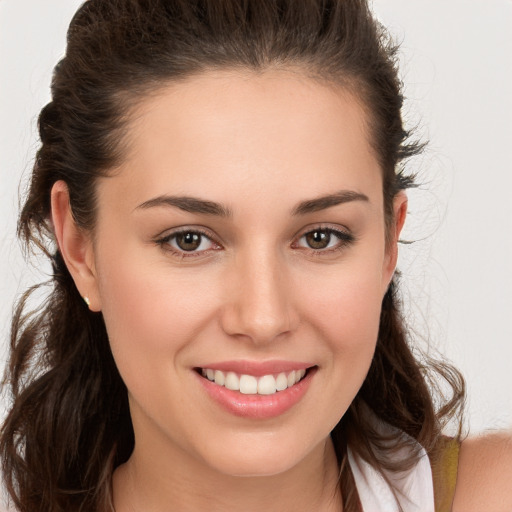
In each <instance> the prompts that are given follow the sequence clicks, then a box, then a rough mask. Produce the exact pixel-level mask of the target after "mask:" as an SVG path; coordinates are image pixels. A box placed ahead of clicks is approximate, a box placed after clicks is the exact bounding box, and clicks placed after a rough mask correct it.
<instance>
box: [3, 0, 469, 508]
mask: <svg viewBox="0 0 512 512" xmlns="http://www.w3.org/2000/svg"><path fill="white" fill-rule="evenodd" d="M396 52H397V48H396V46H394V45H393V44H392V43H391V42H390V39H389V38H388V36H387V35H386V33H385V31H384V29H383V28H382V27H381V26H380V25H379V24H378V23H377V22H376V21H375V20H374V19H373V17H372V16H371V13H370V12H369V9H368V6H367V4H366V2H365V1H364V0H222V1H219V0H108V1H105V0H89V1H86V2H85V3H84V4H83V6H82V7H81V8H80V9H79V11H78V12H77V14H76V15H75V17H74V18H73V20H72V22H71V24H70V27H69V31H68V39H67V52H66V56H65V57H64V58H63V59H62V60H61V61H60V62H59V64H58V65H57V66H56V68H55V70H54V75H53V81H52V101H51V102H50V103H48V105H46V106H45V107H44V108H43V110H42V111H41V113H40V117H39V133H40V138H41V147H40V149H39V151H38V153H37V158H36V162H35V166H34V169H33V174H32V181H31V187H30V191H29V194H28V197H27V199H26V202H25V204H24V207H23V209H22V212H21V215H20V219H19V225H18V231H19V235H20V237H21V238H22V240H24V242H25V243H26V244H27V245H28V246H29V247H33V246H36V247H38V248H39V249H41V250H43V251H44V253H45V254H46V256H47V257H48V258H50V260H51V262H52V267H53V276H52V279H51V280H50V282H49V283H47V286H48V288H49V293H48V297H47V299H46V300H45V301H44V303H43V304H42V305H41V306H40V307H39V308H38V309H37V310H35V311H31V312H27V309H28V301H29V297H30V295H31V292H32V290H29V291H28V292H27V293H26V294H25V296H24V297H23V298H22V299H21V301H20V302H19V304H18V306H17V310H16V313H15V316H14V319H13V323H12V334H11V344H10V349H11V353H10V359H9V364H8V368H7V371H6V378H5V382H6V383H7V384H8V386H9V389H10V391H11V395H12V407H11V409H10V412H9V414H8V416H7V419H6V421H5V424H4V426H3V428H2V432H1V438H0V455H1V458H2V465H3V472H4V479H5V484H6V488H7V490H8V492H9V494H10V496H11V498H12V501H13V503H14V505H15V507H16V508H17V509H18V510H19V511H20V512H36V511H41V512H43V511H44V512H74V511H87V512H90V511H92V510H98V511H102V512H106V511H108V510H112V504H111V476H112V473H113V471H114V469H115V468H116V467H117V466H118V465H119V464H121V463H123V462H124V461H126V460H127V459H128V458H129V456H130V454H131V451H132V449H133V445H134V434H133V428H132V424H131V420H130V414H129V408H128V400H127V390H126V387H125V385H124V383H123V381H122V380H121V377H120V375H119V373H118V371H117V369H116V365H115V362H114V360H113V357H112V354H111V351H110V347H109V340H108V337H107V333H106V330H105V325H104V322H103V318H102V316H101V313H92V312H90V311H89V310H88V309H87V307H86V305H85V304H84V302H83V300H82V298H81V297H80V295H79V293H78V291H77V289H76V287H75V285H74V283H73V280H72V278H71V276H70V274H69V272H68V270H67V268H66V266H65V264H64V261H63V259H62V257H61V255H60V253H59V251H58V249H57V247H56V243H55V239H54V235H53V232H52V226H51V223H50V221H49V218H50V191H51V188H52V186H53V184H54V183H55V182H56V181H58V180H64V181H65V182H66V183H67V186H68V189H69V193H70V204H71V208H72V212H73V216H74V219H75V221H76V223H77V225H78V226H79V227H80V228H83V229H85V230H92V229H93V228H94V224H95V183H96V180H97V178H98V177H99V176H103V175H108V172H109V170H110V169H112V168H113V167H114V166H115V165H116V164H117V163H119V162H120V160H121V159H122V157H123V143H124V138H123V134H124V128H125V125H126V123H127V120H128V113H129V111H130V110H131V109H132V108H133V107H134V105H136V104H137V102H138V101H141V100H142V99H143V98H144V97H145V96H146V95H147V94H148V93H150V92H152V91H154V90H156V89H158V88H159V87H161V86H163V85H164V84H166V83H169V82H171V81H176V80H180V79H183V78H187V77H190V76H192V75H194V74H197V73H201V72H204V71H205V70H209V69H227V68H234V67H238V68H244V69H251V70H256V71H258V70H261V71H264V70H265V69H267V68H269V67H276V66H277V67H282V68H287V67H293V68H295V69H299V70H301V71H302V72H303V73H305V74H307V75H308V76H310V77H312V78H313V79H316V80H320V81H324V82H329V83H334V84H337V85H339V86H341V87H344V88H348V89H349V90H350V91H351V92H353V93H354V94H356V95H357V96H358V98H359V99H360V100H361V101H362V103H363V105H364V106H365V109H366V111H367V114H368V118H369V120H370V123H369V124H370V126H369V128H370V140H371V143H372V146H373V148H374V150H375V153H376V155H377V157H378V159H379V163H380V166H381V169H382V176H383V195H384V204H385V214H386V219H387V222H388V225H391V223H392V221H393V208H392V206H393V199H394V197H395V195H396V194H397V193H398V191H400V190H402V189H404V188H407V187H408V186H411V185H412V184H413V180H412V178H411V177H410V176H407V175H406V173H405V172H404V170H403V168H402V167H401V166H402V164H401V162H403V161H404V159H405V158H407V157H409V156H411V155H414V154H416V153H417V152H419V151H420V150H421V145H420V144H417V143H415V142H411V141H410V137H409V134H408V132H407V131H405V129H404V126H403V123H402V118H401V106H402V99H403V98H402V95H401V89H400V82H399V79H398V75H397V67H396ZM399 168H400V169H401V170H398V169H399ZM396 285H397V283H396V280H395V281H394V282H393V283H392V284H391V286H390V288H389V290H388V292H387V293H386V295H385V297H384V300H383V304H382V313H381V322H380V331H379V337H378V341H377V345H376V351H375V355H374V358H373V362H372V364H371V368H370V370H369V373H368V375H367V377H366V380H365V382H364V384H363V386H362V388H361V389H360V391H359V392H358V394H357V396H356V397H355V399H354V401H353V403H352V405H351V406H350V408H349V410H348V411H347V412H346V414H345V415H344V416H343V418H342V419H341V420H340V422H339V424H338V425H337V426H336V428H335V429H334V431H333V432H332V438H333V440H334V444H335V449H336V454H337V456H338V462H339V465H340V485H341V490H342V499H343V504H344V510H345V511H346V512H354V511H358V510H360V508H361V507H360V503H359V499H358V495H357V489H356V486H355V483H354V479H353V477H352V473H351V471H350V466H349V465H348V463H347V446H348V445H350V448H351V450H352V451H353V453H355V454H356V455H358V456H360V457H362V458H363V459H365V460H366V461H368V462H369V463H371V464H372V465H373V466H374V467H376V468H377V469H379V470H382V469H389V470H392V471H393V470H397V469H404V468H407V467H410V466H412V464H414V463H415V462H416V460H417V457H418V453H417V450H415V449H414V448H413V449H411V450H409V452H408V453H409V455H408V456H407V457H406V458H402V459H401V460H399V461H398V462H397V461H396V459H393V463H392V462H391V459H390V458H387V457H386V453H387V452H388V451H389V450H393V449H395V448H396V447H397V446H403V445H404V443H409V444H411V443H410V442H409V441H408V440H407V438H404V437H403V436H396V439H394V446H393V443H392V442H391V443H390V439H389V438H386V439H384V438H383V437H382V436H381V435H380V434H379V433H378V432H377V431H376V430H375V428H374V427H373V425H372V424H371V422H370V421H369V419H368V414H366V413H365V411H366V410H368V409H369V410H371V411H372V412H373V414H374V415H376V416H377V417H378V418H380V419H382V420H384V421H385V422H387V423H389V424H391V425H393V426H395V427H397V428H398V429H400V431H402V432H405V433H406V434H408V435H409V436H410V437H411V438H412V439H414V440H417V441H418V442H419V443H420V444H421V445H422V446H423V447H425V449H426V450H427V452H428V454H429V455H430V457H431V460H432V461H433V462H434V465H435V461H436V457H437V451H436V450H437V448H436V447H437V446H438V441H439V439H440V436H441V433H442V428H443V425H444V422H445V420H446V419H448V418H450V417H452V416H453V415H454V414H455V413H456V412H457V410H458V408H459V407H460V405H461V403H462V399H463V388H464V386H463V381H462V380H461V377H460V375H459V374H458V373H457V372H456V371H455V370H454V369H453V368H451V367H450V366H448V365H446V364H443V363H439V362H435V361H433V360H429V359H428V358H427V359H425V358H424V359H422V363H420V362H418V360H417V359H415V357H414V356H413V353H412V351H411V348H410V346H409V344H410V343H411V341H410V340H409V339H408V337H407V333H406V332H405V329H404V322H403V319H402V318H401V315H400V308H399V301H398V299H397V293H396ZM439 380H441V381H444V383H445V384H446V383H448V387H449V388H450V389H451V390H452V394H451V396H449V397H448V398H447V399H444V398H443V395H442V394H440V393H438V394H437V395H436V394H435V393H436V387H435V385H433V383H435V382H439ZM105 390H108V392H105ZM391 441H393V439H392V440H391ZM411 446H412V444H411Z"/></svg>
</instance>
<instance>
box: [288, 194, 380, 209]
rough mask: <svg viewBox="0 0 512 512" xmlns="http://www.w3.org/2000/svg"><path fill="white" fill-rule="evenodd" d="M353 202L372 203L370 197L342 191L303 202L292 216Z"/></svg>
mask: <svg viewBox="0 0 512 512" xmlns="http://www.w3.org/2000/svg"><path fill="white" fill-rule="evenodd" d="M353 201H364V202H370V200H369V199H368V196H366V195H365V194H361V193H359V192H354V191H353V190H340V191H339V192H336V193H334V194H329V195H326V196H321V197H317V198H315V199H310V200H308V201H302V202H301V203H299V204H298V205H297V206H296V207H295V208H294V209H293V210H292V215H306V214H308V213H313V212H318V211H320V210H325V209H327V208H331V207H332V206H337V205H339V204H344V203H351V202H353Z"/></svg>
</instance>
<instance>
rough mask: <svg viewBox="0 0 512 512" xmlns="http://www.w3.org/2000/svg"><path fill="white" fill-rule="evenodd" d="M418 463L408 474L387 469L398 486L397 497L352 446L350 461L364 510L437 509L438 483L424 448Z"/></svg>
mask: <svg viewBox="0 0 512 512" xmlns="http://www.w3.org/2000/svg"><path fill="white" fill-rule="evenodd" d="M420 455H421V457H420V459H419V461H418V462H417V464H416V465H415V466H414V467H413V468H412V469H410V470H409V471H406V472H404V473H391V472H387V471H385V472H384V473H385V474H386V477H387V478H388V479H389V481H390V482H391V483H392V484H393V485H394V488H395V489H396V492H395V494H396V497H395V494H394V493H393V492H392V490H391V488H390V486H389V485H388V484H387V482H386V480H385V479H384V478H383V477H382V475H381V474H380V473H379V472H378V471H376V470H375V469H374V468H373V467H372V466H371V465H370V464H368V463H367V462H365V461H364V460H362V459H361V458H360V457H356V456H355V455H354V454H353V453H352V451H351V450H350V447H349V448H348V460H349V464H350V468H351V469H352V473H353V475H354V479H355V482H356V486H357V492H358V493H359V499H360V500H361V505H362V506H363V511H364V512H399V510H400V509H399V508H398V503H399V504H400V506H401V507H402V510H403V512H434V485H433V481H432V470H431V467H430V461H429V458H428V456H427V453H426V452H425V450H424V449H423V448H421V450H420Z"/></svg>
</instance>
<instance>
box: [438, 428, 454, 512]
mask: <svg viewBox="0 0 512 512" xmlns="http://www.w3.org/2000/svg"><path fill="white" fill-rule="evenodd" d="M459 448H460V443H459V441H458V440H457V439H453V438H449V437H443V438H442V439H441V441H440V446H439V452H438V453H439V459H438V461H437V462H436V464H435V467H434V468H433V477H434V501H435V510H436V512H451V510H452V503H453V497H454V495H455V484H456V482H457V468H458V464H459Z"/></svg>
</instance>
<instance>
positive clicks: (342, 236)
mask: <svg viewBox="0 0 512 512" xmlns="http://www.w3.org/2000/svg"><path fill="white" fill-rule="evenodd" d="M315 232H322V233H324V234H327V235H328V236H332V235H334V236H335V237H336V238H337V239H338V242H337V244H336V246H335V247H331V248H323V249H314V248H312V247H300V246H298V245H297V244H298V242H299V241H300V240H302V239H303V238H305V237H306V236H307V235H311V234H313V233H315ZM186 234H191V235H199V236H200V237H202V238H206V239H207V240H209V241H210V242H211V243H212V244H213V245H214V246H216V247H215V248H209V249H205V250H202V251H195V250H192V251H186V250H183V249H177V248H175V247H172V246H171V245H170V242H171V241H172V240H175V239H176V237H178V236H179V235H186ZM296 240H297V241H296V242H294V243H293V244H292V247H293V248H295V249H300V250H304V251H307V252H309V253H311V254H314V255H320V256H321V255H327V254H332V253H333V252H338V251H342V250H343V249H345V248H347V247H348V246H349V245H351V244H353V243H354V242H356V237H355V236H354V235H352V234H351V233H348V232H347V231H342V230H340V229H335V228H332V227H326V226H317V227H315V228H313V229H310V230H308V231H305V232H303V233H302V234H301V235H300V236H299V237H298V238H297V239H296ZM329 242H330V240H329ZM155 243H156V244H158V245H159V246H160V247H161V248H162V249H163V250H165V251H167V252H170V253H172V254H174V255H176V256H178V257H180V258H181V259H184V258H196V257H200V256H204V255H205V254H207V253H209V252H210V251H217V250H219V249H220V247H221V246H220V244H218V243H217V242H215V241H214V239H213V236H212V235H211V233H210V232H208V231H205V230H202V229H200V228H197V227H194V228H190V229H180V230H178V231H174V232H172V233H170V234H167V235H165V236H163V237H161V238H158V239H156V240H155ZM201 243H202V241H201Z"/></svg>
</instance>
